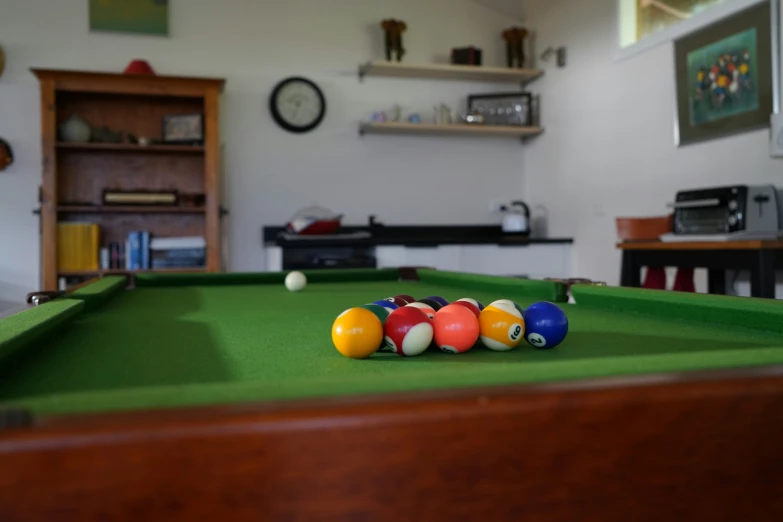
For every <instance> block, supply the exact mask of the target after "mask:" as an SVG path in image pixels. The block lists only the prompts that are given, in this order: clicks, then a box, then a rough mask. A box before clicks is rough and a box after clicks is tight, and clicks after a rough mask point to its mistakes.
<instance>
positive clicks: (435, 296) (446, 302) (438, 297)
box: [426, 295, 449, 306]
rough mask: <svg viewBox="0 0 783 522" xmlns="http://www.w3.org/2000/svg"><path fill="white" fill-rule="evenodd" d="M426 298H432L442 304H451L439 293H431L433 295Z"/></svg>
mask: <svg viewBox="0 0 783 522" xmlns="http://www.w3.org/2000/svg"><path fill="white" fill-rule="evenodd" d="M426 299H432V300H433V301H435V302H436V303H440V305H441V306H446V305H447V304H449V302H448V301H446V300H445V299H443V298H442V297H440V296H439V295H431V296H429V297H427V298H426Z"/></svg>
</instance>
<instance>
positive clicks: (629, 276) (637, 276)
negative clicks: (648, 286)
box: [620, 250, 642, 288]
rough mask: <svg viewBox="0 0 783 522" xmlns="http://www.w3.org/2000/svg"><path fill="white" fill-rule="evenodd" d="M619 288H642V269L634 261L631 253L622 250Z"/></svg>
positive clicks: (634, 258)
mask: <svg viewBox="0 0 783 522" xmlns="http://www.w3.org/2000/svg"><path fill="white" fill-rule="evenodd" d="M620 286H632V287H636V288H638V287H640V286H642V267H641V265H640V264H639V263H638V262H637V261H636V257H635V256H634V253H633V251H630V250H623V260H622V266H621V267H620Z"/></svg>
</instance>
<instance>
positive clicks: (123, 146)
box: [57, 141, 204, 154]
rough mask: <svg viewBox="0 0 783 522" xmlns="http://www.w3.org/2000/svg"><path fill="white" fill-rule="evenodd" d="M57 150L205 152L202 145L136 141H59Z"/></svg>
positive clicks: (165, 152) (150, 152) (139, 152)
mask: <svg viewBox="0 0 783 522" xmlns="http://www.w3.org/2000/svg"><path fill="white" fill-rule="evenodd" d="M57 150H59V151H68V150H80V151H89V150H93V151H115V152H133V153H137V154H143V153H149V154H154V153H162V154H169V153H173V152H180V153H184V154H204V147H203V146H202V145H137V144H135V143H92V142H88V143H68V142H62V141H61V142H57Z"/></svg>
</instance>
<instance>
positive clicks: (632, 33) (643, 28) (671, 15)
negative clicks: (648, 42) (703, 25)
mask: <svg viewBox="0 0 783 522" xmlns="http://www.w3.org/2000/svg"><path fill="white" fill-rule="evenodd" d="M725 1H726V0H620V47H628V46H629V45H632V44H634V43H636V42H638V41H639V40H642V39H644V38H646V37H648V36H650V35H653V34H655V33H658V32H659V31H662V30H664V29H666V28H668V27H671V26H673V25H675V24H677V23H679V22H683V21H685V20H688V19H690V18H691V17H693V16H694V15H697V14H699V13H701V12H704V11H706V10H708V9H710V8H711V7H714V6H716V5H718V4H720V3H723V2H725Z"/></svg>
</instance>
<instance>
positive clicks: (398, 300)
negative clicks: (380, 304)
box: [384, 296, 408, 306]
mask: <svg viewBox="0 0 783 522" xmlns="http://www.w3.org/2000/svg"><path fill="white" fill-rule="evenodd" d="M384 301H389V302H390V303H394V304H396V305H397V306H405V305H406V304H408V301H406V300H405V299H402V298H400V297H399V296H394V297H386V298H384Z"/></svg>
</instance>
